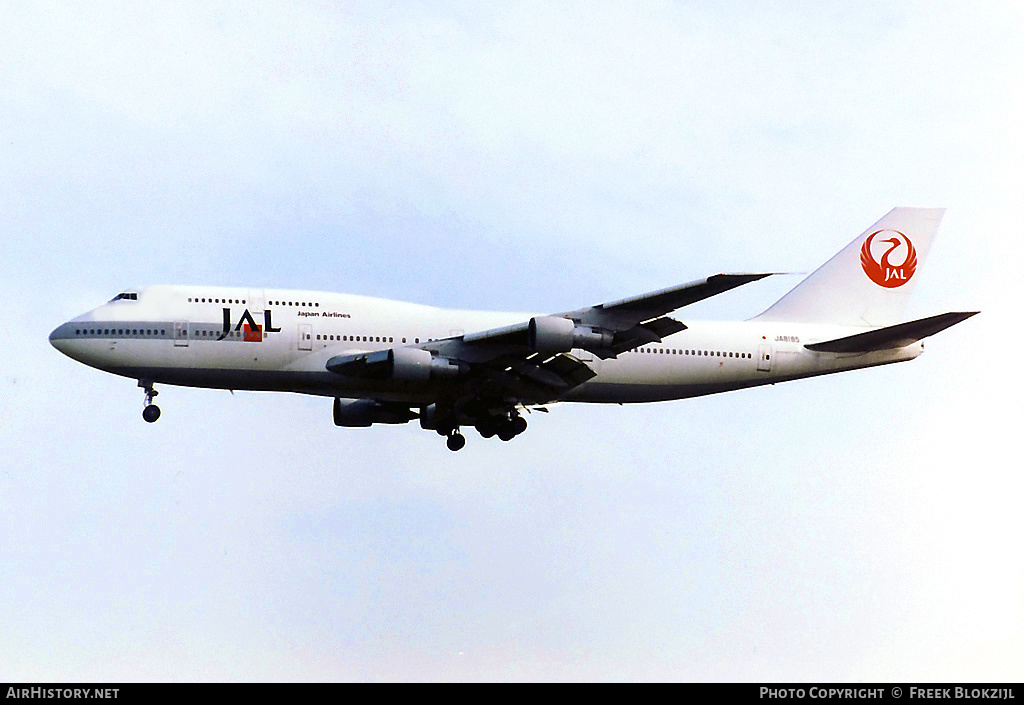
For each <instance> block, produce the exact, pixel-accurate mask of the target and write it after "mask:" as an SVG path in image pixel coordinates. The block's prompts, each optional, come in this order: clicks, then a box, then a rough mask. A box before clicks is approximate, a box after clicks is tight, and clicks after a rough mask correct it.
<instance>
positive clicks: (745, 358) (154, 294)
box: [50, 286, 923, 405]
mask: <svg viewBox="0 0 1024 705" xmlns="http://www.w3.org/2000/svg"><path fill="white" fill-rule="evenodd" d="M133 296H136V298H134V299H128V298H123V299H118V300H114V301H111V302H110V303H107V304H105V305H103V306H100V307H98V308H96V309H93V310H92V311H89V312H88V313H86V314H83V315H81V316H79V317H77V318H74V319H72V320H71V321H69V322H67V323H65V324H63V325H61V326H60V327H58V328H57V329H56V330H55V331H54V332H53V333H52V334H51V336H50V340H51V342H52V343H53V345H54V346H55V347H57V348H58V349H59V350H60V351H61V352H63V353H65V354H67V355H68V356H70V357H72V358H74V359H76V360H79V361H81V362H83V363H85V364H88V365H91V366H93V367H96V368H99V369H101V370H105V371H108V372H112V373H115V374H119V375H124V376H126V377H132V378H136V379H139V380H140V381H145V382H147V383H150V384H152V383H165V384H175V385H183V386H195V387H212V388H220V389H249V390H268V391H292V392H299V393H305V394H317V395H323V396H331V397H343V398H373V399H378V400H382V401H394V402H402V403H409V404H410V405H417V404H428V403H431V402H432V401H433V400H434V399H435V397H436V395H437V390H438V386H437V385H438V384H440V383H441V382H439V381H436V380H430V381H427V382H417V383H409V382H394V381H377V380H366V379H355V378H349V377H344V376H341V375H338V374H335V373H333V372H330V371H329V370H327V369H326V367H325V365H326V363H327V361H328V360H329V359H330V358H332V357H334V356H336V355H340V354H346V353H359V352H369V351H375V350H383V349H388V348H394V347H400V346H402V345H403V344H404V345H416V344H420V343H426V342H427V341H430V340H439V339H445V338H451V337H454V336H459V335H462V334H463V333H471V332H474V331H479V330H485V329H492V328H498V327H501V326H506V325H511V324H515V323H517V322H521V321H524V320H528V319H529V318H530V317H531V315H532V314H524V313H502V312H491V311H459V310H448V309H440V308H435V307H431V306H423V305H418V304H410V303H402V302H397V301H389V300H384V299H375V298H370V297H364V296H353V295H344V294H333V293H325V292H312V291H286V290H278V289H242V288H227V287H199V286H154V287H149V288H146V289H143V290H141V291H140V292H138V294H137V295H133ZM686 324H687V326H688V327H687V329H686V330H683V331H681V332H679V333H676V334H674V335H671V336H669V337H666V338H665V339H664V340H663V341H662V342H661V343H654V344H648V345H644V346H642V347H640V348H638V349H636V350H632V351H629V352H625V353H621V354H619V355H618V357H617V358H614V359H605V360H601V359H599V358H596V357H595V356H593V355H592V354H591V353H588V352H586V351H583V350H574V351H573V352H572V354H573V355H574V356H575V357H577V358H579V359H580V360H583V361H584V362H586V364H587V365H588V366H590V367H591V368H592V369H593V370H594V371H595V372H596V373H597V375H596V376H595V377H594V378H593V379H591V380H589V381H587V382H584V383H583V384H581V385H579V386H578V387H575V388H573V389H571V390H569V391H568V392H566V393H565V394H564V395H562V396H561V397H560V399H561V400H565V401H579V402H612V403H628V402H648V401H660V400H667V399H679V398H684V397H693V396H700V395H704V394H713V393H716V392H723V391H728V390H732V389H741V388H745V387H751V386H756V385H761V384H771V383H775V382H780V381H785V380H791V379H798V378H802V377H810V376H814V375H820V374H828V373H832V372H840V371H843V370H851V369H857V368H862V367H870V366H873V365H882V364H887V363H891V362H901V361H904V360H910V359H913V358H915V357H917V356H918V355H919V354H920V353H921V351H922V350H923V344H922V343H920V342H916V343H913V344H911V345H908V346H906V347H903V348H898V349H891V350H882V351H876V352H868V353H826V352H812V351H810V350H807V349H806V348H805V347H804V345H806V344H808V343H815V342H820V341H824V340H831V339H835V338H839V337H842V336H845V335H850V334H852V333H856V332H858V331H859V330H863V329H857V328H850V327H845V326H837V325H825V324H808V323H796V324H790V323H784V322H778V321H765V320H751V321H739V322H692V321H689V320H687V321H686Z"/></svg>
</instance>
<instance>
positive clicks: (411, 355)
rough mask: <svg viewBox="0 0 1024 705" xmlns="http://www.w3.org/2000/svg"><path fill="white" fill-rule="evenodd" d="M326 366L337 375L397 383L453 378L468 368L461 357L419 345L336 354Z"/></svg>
mask: <svg viewBox="0 0 1024 705" xmlns="http://www.w3.org/2000/svg"><path fill="white" fill-rule="evenodd" d="M327 369H328V370H330V371H331V372H336V373H337V374H342V375H348V376H350V377H361V378H363V379H391V380H396V381H399V382H425V381H426V380H428V379H431V378H437V377H455V376H456V375H460V374H463V373H464V372H467V371H468V370H469V365H468V364H466V363H465V362H462V361H461V360H449V359H448V358H446V357H435V356H434V355H432V354H431V352H430V351H429V350H423V349H422V348H408V347H402V348H389V349H387V350H376V351H374V352H370V353H364V354H358V355H338V356H336V357H332V358H331V359H330V360H328V361H327Z"/></svg>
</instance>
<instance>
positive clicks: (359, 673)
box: [0, 0, 1024, 682]
mask: <svg viewBox="0 0 1024 705" xmlns="http://www.w3.org/2000/svg"><path fill="white" fill-rule="evenodd" d="M1022 43H1024V10H1022V9H1021V5H1020V4H1019V3H1017V2H1005V3H998V2H982V3H966V2H964V3H944V2H932V1H928V2H920V3H916V2H892V1H891V0H886V1H885V2H858V3H846V2H837V3H828V2H825V3H823V2H807V3H800V2H759V3H725V4H724V6H723V4H720V3H701V2H685V3H684V2H678V3H625V2H613V3H599V2H586V3H579V4H576V3H549V2H543V3H500V4H499V3H478V2H467V3H419V2H416V3H412V2H410V3H403V2H392V3H385V2H380V1H374V2H365V3H360V2H353V3H315V2H306V3H271V2H263V3H258V4H257V5H255V6H254V5H253V4H252V3H217V2H209V1H204V2H202V3H184V2H169V3H157V2H146V3H106V2H91V3H66V2H55V3H33V2H21V1H14V0H11V1H10V2H8V1H6V0H4V1H2V2H0V78H2V80H0V233H2V243H3V245H2V248H3V249H2V255H3V256H2V257H0V295H2V300H3V301H4V304H3V306H4V309H3V313H4V315H3V316H2V320H3V323H4V333H5V335H4V336H3V339H4V340H5V345H4V349H3V353H0V359H2V360H3V361H4V364H3V370H2V372H0V678H3V679H6V680H13V681H18V680H59V681H79V680H290V679H296V680H321V679H322V680H424V679H426V680H433V679H461V680H492V679H496V680H546V679H559V680H579V679H588V680H605V679H608V680H634V679H668V680H730V681H732V680H774V681H792V680H827V681H833V680H839V681H843V680H868V681H873V680H883V681H884V680H899V681H914V680H920V681H964V682H967V681H970V682H974V681H986V680H997V681H1020V680H1021V677H1022V675H1024V670H1022V668H1024V667H1022V665H1021V664H1024V558H1022V552H1021V549H1020V542H1021V537H1022V536H1024V480H1022V470H1024V468H1022V463H1021V460H1020V452H1019V446H1020V440H1019V434H1020V428H1021V421H1022V418H1021V416H1022V415H1021V404H1020V400H1021V398H1022V393H1024V389H1022V387H1024V385H1022V384H1021V381H1020V379H1021V375H1020V371H1019V369H1018V365H1019V363H1020V360H1019V355H1020V351H1021V347H1022V343H1024V339H1022V338H1024V336H1022V335H1021V332H1020V330H1021V326H1020V305H1021V301H1022V300H1024V287H1022V285H1021V274H1020V266H1021V262H1022V259H1024V257H1022V255H1024V246H1022V244H1021V242H1022V234H1024V233H1022V227H1021V223H1022V222H1024V175H1022V171H1024V167H1022V165H1024V136H1022V135H1024V131H1022V129H1021V118H1022V115H1024V54H1022V52H1021V46H1022ZM897 205H907V206H926V207H945V208H948V211H947V214H946V218H945V220H944V222H943V225H942V228H941V230H940V232H939V237H938V239H937V240H936V242H935V245H934V247H933V248H932V251H931V254H930V257H929V260H928V261H927V262H926V263H925V265H924V266H923V268H922V269H921V270H920V272H921V279H920V282H919V284H918V287H917V290H916V293H915V298H914V299H913V300H912V303H911V311H910V312H909V313H908V315H909V316H910V317H923V316H927V315H932V314H937V313H942V312H945V311H962V310H981V311H982V314H981V315H979V316H976V317H975V318H972V319H970V320H969V321H967V322H965V323H962V324H960V325H958V326H956V327H954V328H952V329H950V330H948V331H946V332H944V333H942V334H940V335H938V336H936V337H935V338H932V339H929V340H928V342H927V344H926V348H927V349H926V354H925V355H924V356H922V357H921V358H919V359H918V360H916V361H914V362H912V363H908V364H902V365H893V366H887V367H883V368H878V369H873V370H864V371H859V372H853V373H847V374H842V375H834V376H828V377H823V378H818V379H813V380H805V381H800V382H794V383H788V384H783V385H777V386H770V387H765V388H759V389H754V390H748V391H742V392H733V393H728V394H724V395H718V396H713V397H707V398H703V399H692V400H687V401H679V402H670V403H662V404H652V405H638V406H631V407H620V406H591V405H562V406H556V407H554V408H553V409H552V413H550V414H547V415H536V414H535V415H533V416H531V417H530V419H529V421H530V428H529V430H528V431H527V433H526V434H524V435H523V436H521V437H519V438H517V439H515V440H514V441H512V442H510V443H501V442H500V441H498V440H496V439H492V440H490V441H484V440H483V439H481V438H479V437H478V436H477V434H475V433H470V434H468V441H469V442H468V445H467V447H466V448H465V450H463V451H461V452H460V453H457V454H453V453H450V452H449V451H448V450H447V449H446V448H445V446H444V442H443V439H441V438H439V437H438V436H437V435H435V434H433V433H427V432H423V431H421V430H420V429H419V427H418V426H417V425H416V424H409V425H406V426H400V427H374V428H371V429H339V428H335V427H334V426H333V424H332V421H331V413H330V400H329V399H322V398H313V397H301V396H295V395H285V394H259V393H238V394H235V395H233V396H232V395H231V394H229V393H228V392H226V391H223V392H222V391H210V390H192V389H184V388H173V387H166V386H165V387H162V388H160V391H161V396H160V399H159V402H160V405H161V407H162V409H163V412H164V414H163V417H162V418H161V419H160V422H159V423H157V424H153V425H149V424H146V423H145V422H143V421H142V419H141V416H140V411H141V407H142V392H141V390H139V389H137V388H136V386H135V383H134V381H132V380H128V379H124V378H119V377H114V376H111V375H106V374H103V373H101V372H98V371H96V370H93V369H91V368H88V367H85V366H83V365H80V364H78V363H76V362H74V361H72V360H70V359H68V358H66V357H64V356H62V355H61V354H59V353H58V352H57V351H55V350H54V349H52V348H51V347H50V346H49V344H48V342H47V335H48V333H49V332H50V330H52V329H53V328H55V327H56V326H57V325H59V324H60V323H61V322H63V321H65V320H67V319H69V318H71V317H73V316H75V315H78V314H80V313H82V312H83V311H85V310H88V309H90V308H93V307H95V306H96V305H99V304H100V303H102V302H104V301H106V300H107V299H109V298H110V297H111V296H113V295H114V294H116V293H117V292H119V291H121V290H123V289H124V288H126V287H129V286H143V285H147V284H157V283H181V284H185V283H195V284H198V283H204V284H218V285H220V284H223V285H243V286H276V287H295V288H306V289H318V290H327V291H343V292H350V293H359V294H368V295H373V296H383V297H389V298H397V299H403V300H412V301H417V302H422V303H429V304H434V305H439V306H452V307H460V308H484V309H507V310H519V311H521V310H530V311H537V312H550V311H559V310H566V309H571V308H578V307H580V306H584V305H588V304H594V303H598V302H601V301H607V300H614V299H619V298H622V297H625V296H629V295H633V294H638V293H641V292H645V291H650V290H653V289H659V288H662V287H666V286H670V285H673V284H678V283H682V282H686V281H691V280H693V279H697V278H701V277H704V276H708V275H710V274H714V273H717V272H723V271H724V272H730V271H788V272H807V271H810V270H812V269H814V268H815V267H816V266H818V265H819V264H820V263H822V262H823V261H825V259H827V258H828V257H830V256H831V255H832V254H833V253H834V252H836V251H837V250H839V249H840V248H841V247H842V246H844V245H845V244H846V243H847V242H849V241H850V240H851V239H853V237H854V236H856V235H857V234H859V233H860V232H862V231H863V230H864V229H865V228H866V227H867V226H869V225H871V224H872V223H874V222H875V221H876V220H877V219H878V218H879V217H881V216H882V215H883V214H885V213H886V212H887V211H889V210H890V209H891V208H892V207H893V206H897ZM797 281H799V278H798V277H780V278H776V279H775V280H766V281H763V282H758V283H755V284H751V285H749V286H747V287H744V288H743V289H741V290H737V291H734V292H730V293H727V294H724V295H722V296H720V297H717V298H716V299H715V300H711V301H708V302H704V303H702V304H699V305H696V306H693V307H691V308H689V309H685V310H684V311H683V312H680V314H679V317H680V318H681V319H682V320H684V321H685V320H687V319H699V318H716V317H720V318H746V317H750V316H753V315H755V314H757V313H759V312H760V311H762V310H763V309H765V308H767V306H769V305H770V304H771V303H772V302H774V301H775V299H777V298H778V297H779V296H781V295H782V294H783V293H784V292H785V291H786V290H788V289H789V288H790V287H791V286H793V285H794V284H795V283H796V282H797Z"/></svg>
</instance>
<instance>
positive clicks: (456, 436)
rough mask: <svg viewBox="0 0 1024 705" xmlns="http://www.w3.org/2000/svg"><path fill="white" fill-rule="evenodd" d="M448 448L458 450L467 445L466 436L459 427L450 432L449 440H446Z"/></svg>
mask: <svg viewBox="0 0 1024 705" xmlns="http://www.w3.org/2000/svg"><path fill="white" fill-rule="evenodd" d="M446 444H447V445H448V450H450V451H457V450H462V449H463V448H464V447H465V445H466V437H465V436H463V435H462V433H460V432H459V430H458V429H456V430H454V431H452V432H451V433H449V434H448V440H447V441H446Z"/></svg>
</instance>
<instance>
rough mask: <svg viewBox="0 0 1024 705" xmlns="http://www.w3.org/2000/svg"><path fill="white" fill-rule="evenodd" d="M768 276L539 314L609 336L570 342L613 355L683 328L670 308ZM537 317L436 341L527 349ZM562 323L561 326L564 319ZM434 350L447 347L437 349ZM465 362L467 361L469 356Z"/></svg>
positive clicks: (718, 278) (716, 279)
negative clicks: (598, 341)
mask: <svg viewBox="0 0 1024 705" xmlns="http://www.w3.org/2000/svg"><path fill="white" fill-rule="evenodd" d="M768 276H771V274H716V275H714V276H711V277H708V278H707V279H700V280H698V281H694V282H690V283H689V284H682V285H680V286H674V287H670V288H668V289H659V290H658V291H652V292H650V293H648V294H641V295H640V296H633V297H630V298H628V299H621V300H619V301H612V302H611V303H605V304H597V305H596V306H589V307H587V308H581V309H577V310H575V311H566V312H563V313H556V314H552V315H551V316H544V317H541V318H544V319H549V320H553V319H559V318H561V319H566V320H571V321H573V322H575V323H576V324H577V328H583V329H589V330H591V331H596V333H595V334H596V335H602V336H604V335H611V336H612V340H611V341H610V343H609V342H608V341H607V340H606V341H605V343H606V344H604V345H597V344H595V345H592V346H589V347H588V346H587V345H574V346H573V347H577V348H581V349H587V350H590V351H591V352H593V353H594V354H595V355H597V356H598V357H601V358H610V357H616V356H617V355H618V354H619V353H622V352H626V351H627V350H632V349H633V348H637V347H640V346H641V345H645V344H647V343H656V342H661V339H662V338H665V337H667V336H669V335H672V334H673V333H678V332H679V331H681V330H685V329H686V325H685V324H683V323H681V322H679V321H677V320H675V319H673V318H670V317H668V316H666V315H665V314H667V313H669V312H670V311H674V310H676V309H678V308H682V307H684V306H689V305H690V304H692V303H696V302H697V301H702V300H704V299H707V298H710V297H712V296H715V295H716V294H721V293H723V292H726V291H729V290H730V289H735V288H736V287H738V286H742V285H743V284H749V283H750V282H753V281H757V280H759V279H764V278H765V277H768ZM537 321H538V319H537V318H533V319H530V320H529V321H523V322H522V323H517V324H514V325H511V326H506V327H504V328H495V329H491V330H485V331H479V332H477V333H471V334H468V335H464V336H460V337H458V338H448V339H446V340H443V341H437V342H440V343H448V342H450V341H459V343H460V346H467V347H469V348H471V349H475V350H477V351H478V352H469V351H467V354H468V355H469V356H470V357H478V356H479V355H480V354H483V355H487V354H488V352H489V351H488V350H487V349H488V348H491V351H496V350H497V349H499V348H502V347H507V348H510V349H531V348H533V347H535V345H536V338H537V327H538V323H537ZM561 325H563V326H565V325H566V324H561ZM577 342H584V341H577ZM595 342H596V341H595ZM445 347H450V346H445ZM438 352H448V351H447V350H441V349H438ZM566 352H568V350H566ZM469 361H470V362H472V360H469Z"/></svg>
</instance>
